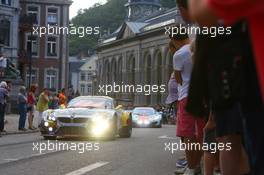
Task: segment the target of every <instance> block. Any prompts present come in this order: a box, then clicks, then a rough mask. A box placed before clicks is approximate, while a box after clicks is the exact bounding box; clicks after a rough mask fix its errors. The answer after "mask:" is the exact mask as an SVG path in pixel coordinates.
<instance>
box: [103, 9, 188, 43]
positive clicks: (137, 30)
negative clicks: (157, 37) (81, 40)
mask: <svg viewBox="0 0 264 175" xmlns="http://www.w3.org/2000/svg"><path fill="white" fill-rule="evenodd" d="M176 23H183V20H182V18H181V16H180V13H179V10H178V9H177V8H176V7H175V8H172V9H161V10H159V11H157V12H155V13H153V14H152V15H150V16H148V17H143V18H140V19H137V20H136V21H124V22H123V24H122V25H121V26H120V27H119V28H118V29H117V30H116V31H115V32H114V33H112V34H110V35H108V36H107V37H105V38H104V39H103V41H102V42H101V43H100V44H99V45H98V47H100V46H106V45H108V44H109V45H111V43H114V42H117V41H118V40H121V39H125V38H132V37H134V36H137V35H144V34H146V33H149V32H152V31H155V30H158V29H163V30H164V27H165V26H169V25H174V24H176ZM127 28H129V30H130V31H131V32H132V34H126V35H124V34H125V32H126V30H127Z"/></svg>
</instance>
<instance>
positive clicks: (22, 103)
mask: <svg viewBox="0 0 264 175" xmlns="http://www.w3.org/2000/svg"><path fill="white" fill-rule="evenodd" d="M18 108H19V123H18V130H20V131H26V129H25V123H26V119H27V97H26V88H25V86H21V87H20V89H19V94H18Z"/></svg>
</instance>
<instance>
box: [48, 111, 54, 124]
mask: <svg viewBox="0 0 264 175" xmlns="http://www.w3.org/2000/svg"><path fill="white" fill-rule="evenodd" d="M47 119H48V120H49V121H54V122H55V121H56V117H55V115H54V114H53V113H51V114H50V115H49V116H48V117H47Z"/></svg>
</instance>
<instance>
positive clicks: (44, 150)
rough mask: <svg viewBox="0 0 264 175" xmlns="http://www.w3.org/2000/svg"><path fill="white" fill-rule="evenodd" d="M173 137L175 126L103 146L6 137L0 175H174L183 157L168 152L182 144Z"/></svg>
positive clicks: (0, 141) (0, 145)
mask: <svg viewBox="0 0 264 175" xmlns="http://www.w3.org/2000/svg"><path fill="white" fill-rule="evenodd" d="M174 136H175V126H168V125H166V126H163V128H161V129H154V128H133V134H132V137H131V138H127V139H123V138H116V140H114V141H100V142H98V141H89V140H76V139H75V140H69V139H60V140H58V141H49V142H48V141H45V140H43V139H42V137H41V136H40V135H39V133H35V134H21V135H7V136H4V137H2V138H0V174H1V175H16V174H17V175H60V174H66V175H82V174H89V175H172V174H173V171H174V169H175V161H176V159H177V158H178V157H179V156H182V154H183V152H182V151H175V152H173V154H172V151H170V150H169V149H168V148H169V147H167V146H169V145H170V144H172V143H178V142H179V140H178V139H176V138H174ZM60 144H61V145H60ZM62 145H63V146H62ZM166 145H167V146H166Z"/></svg>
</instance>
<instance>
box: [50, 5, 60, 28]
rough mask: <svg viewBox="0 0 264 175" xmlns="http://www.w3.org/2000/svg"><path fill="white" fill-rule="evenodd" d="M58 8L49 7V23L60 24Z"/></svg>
mask: <svg viewBox="0 0 264 175" xmlns="http://www.w3.org/2000/svg"><path fill="white" fill-rule="evenodd" d="M58 21H59V20H58V8H51V7H50V8H48V16H47V24H49V25H58Z"/></svg>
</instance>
